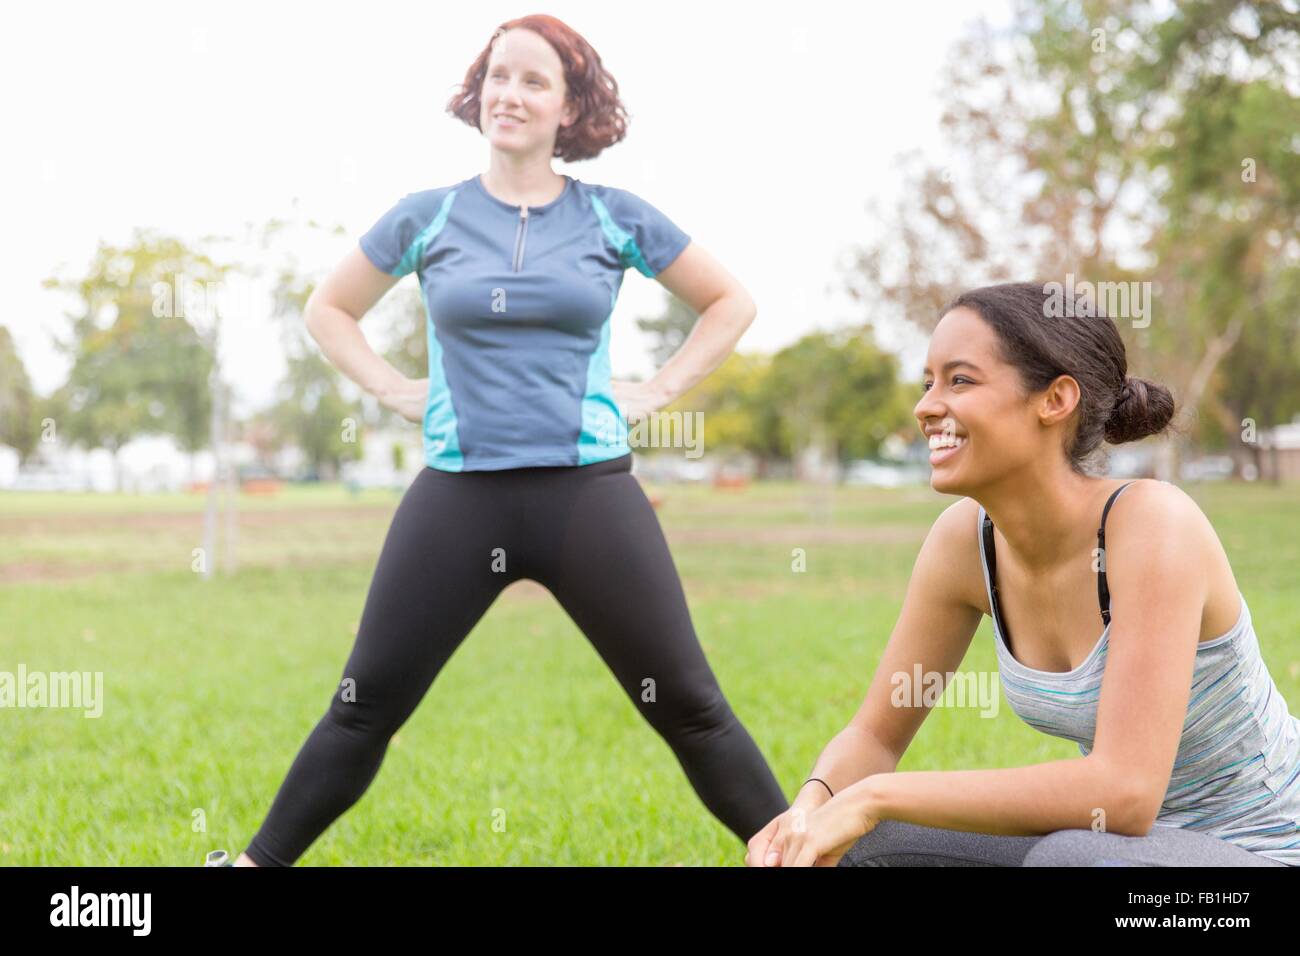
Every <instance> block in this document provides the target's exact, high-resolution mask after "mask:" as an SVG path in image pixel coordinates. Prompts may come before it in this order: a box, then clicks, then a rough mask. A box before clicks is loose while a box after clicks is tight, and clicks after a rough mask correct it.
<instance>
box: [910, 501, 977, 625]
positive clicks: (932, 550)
mask: <svg viewBox="0 0 1300 956" xmlns="http://www.w3.org/2000/svg"><path fill="white" fill-rule="evenodd" d="M979 508H980V506H979V502H977V501H976V500H975V499H974V498H961V499H959V500H957V501H955V502H953V503H952V504H950V505H949V506H948V507H947V508H945V509H944V510H943V511H942V512H941V513H940V514H939V516H938V517H937V518H935V519H934V524H933V525H931V526H930V532H929V534H927V535H926V538H925V544H924V545H923V546H922V548H921V555H920V557H919V558H918V559H917V564H918V570H920V565H921V564H922V563H924V566H925V567H924V570H925V573H926V574H927V575H929V576H932V577H933V579H936V580H939V581H941V582H942V583H943V589H944V591H945V592H947V593H948V594H950V595H951V596H953V597H954V598H955V599H956V600H957V601H958V603H961V604H964V605H967V606H969V607H973V608H975V609H977V610H979V611H981V612H983V613H984V614H988V613H989V607H988V596H987V594H986V593H985V590H984V568H983V565H982V564H981V563H980V550H979Z"/></svg>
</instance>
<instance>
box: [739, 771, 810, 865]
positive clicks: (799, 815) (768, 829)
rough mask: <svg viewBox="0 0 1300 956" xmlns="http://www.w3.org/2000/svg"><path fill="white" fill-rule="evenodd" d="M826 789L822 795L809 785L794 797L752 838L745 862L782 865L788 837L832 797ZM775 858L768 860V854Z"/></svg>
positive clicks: (805, 827) (802, 827)
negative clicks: (784, 809)
mask: <svg viewBox="0 0 1300 956" xmlns="http://www.w3.org/2000/svg"><path fill="white" fill-rule="evenodd" d="M830 798H831V797H830V794H828V793H826V792H825V790H822V791H821V794H820V796H819V795H818V792H817V790H814V789H812V788H811V787H809V788H808V789H807V791H805V792H803V793H800V794H799V796H797V797H796V798H795V801H794V803H793V804H792V805H791V807H790V809H789V810H786V811H785V812H784V813H780V814H778V815H777V816H775V817H773V818H772V822H771V823H769V824H768V825H767V826H765V827H763V829H761V830H759V831H758V832H757V833H755V834H754V835H753V836H752V837H750V838H749V844H748V846H749V849H748V851H747V852H746V853H745V865H746V866H780V865H781V862H782V861H781V859H780V852H781V850H782V848H783V847H784V846H785V841H786V837H787V836H788V835H789V834H791V833H796V832H801V831H803V830H805V829H807V827H808V817H810V816H811V815H812V812H813V811H814V810H816V809H817V808H818V807H819V806H821V805H822V804H823V803H826V802H827V801H828V800H830ZM771 854H775V858H774V859H771V860H769V855H771Z"/></svg>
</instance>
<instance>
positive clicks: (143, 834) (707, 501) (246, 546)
mask: <svg viewBox="0 0 1300 956" xmlns="http://www.w3.org/2000/svg"><path fill="white" fill-rule="evenodd" d="M648 490H649V491H651V493H655V494H662V495H663V497H664V502H663V504H662V506H661V507H660V509H659V514H660V519H661V521H662V522H663V524H664V527H665V530H666V532H667V534H668V538H669V541H670V543H671V545H672V548H673V553H674V556H675V558H676V560H677V564H678V567H679V569H680V571H681V573H682V576H683V579H684V582H685V586H686V591H687V596H688V598H689V599H690V602H691V608H692V612H693V615H694V620H695V626H696V630H697V632H698V633H699V635H700V639H701V641H702V642H703V644H704V647H705V650H706V653H707V654H708V656H709V659H710V661H711V663H712V665H713V668H714V670H715V672H716V673H717V675H718V678H719V680H720V682H721V684H722V687H723V690H724V692H725V693H726V694H727V696H728V699H729V700H730V702H731V704H732V706H733V708H734V709H735V710H736V712H737V713H738V714H739V716H740V718H741V720H742V721H743V722H744V723H745V725H746V727H747V728H748V729H749V731H750V733H751V734H752V735H753V736H754V738H755V740H756V741H757V742H758V744H759V747H760V748H761V749H762V750H763V752H764V754H765V755H766V756H767V758H768V760H769V762H770V763H771V765H772V767H773V769H774V771H775V772H776V774H777V776H778V778H779V779H780V780H781V782H782V785H783V786H784V787H785V789H786V792H787V795H793V792H794V790H795V789H796V788H797V787H798V785H799V784H800V782H802V781H803V780H804V779H805V777H806V775H807V773H808V770H809V769H810V767H811V766H812V763H813V761H814V760H815V759H816V757H817V755H818V753H819V752H820V750H821V748H822V747H823V746H824V745H825V743H826V742H827V741H828V740H829V739H830V737H831V736H832V735H834V734H835V733H836V732H837V731H838V730H839V729H840V728H841V727H842V726H843V725H844V723H845V721H846V720H847V719H848V718H849V716H850V715H851V714H852V713H853V711H854V710H855V709H856V707H857V706H858V704H859V702H860V701H861V698H862V695H863V693H864V692H865V690H866V687H867V685H868V683H869V681H870V679H871V675H872V672H873V668H874V665H875V662H876V660H877V659H878V657H879V654H880V652H881V649H882V648H883V646H884V644H885V641H886V640H887V638H888V636H889V633H890V630H891V628H892V627H893V624H894V621H895V617H896V615H897V613H898V610H899V607H900V605H901V602H902V597H903V592H904V587H905V584H906V582H907V578H908V574H909V573H910V569H911V565H912V561H913V559H914V558H915V555H916V552H917V549H918V548H919V546H920V543H921V540H922V538H923V537H924V535H925V532H926V530H927V529H928V527H929V525H930V522H931V521H932V520H933V519H934V517H935V516H936V515H937V514H938V513H939V512H940V511H941V510H942V509H943V507H944V506H946V505H947V504H949V503H951V501H952V500H953V499H951V498H947V497H944V496H941V495H937V494H935V493H933V492H932V491H930V490H929V489H928V488H916V489H911V490H899V491H882V490H873V489H859V488H844V489H838V490H836V491H835V492H834V493H833V496H832V497H831V498H830V499H829V500H826V499H821V498H818V497H817V496H816V495H815V494H814V493H813V492H812V491H811V490H810V489H807V488H803V487H800V486H796V485H781V484H774V485H765V486H758V487H751V488H748V489H743V490H732V491H717V490H713V489H710V488H705V487H662V488H655V487H651V488H649V489H648ZM1187 490H1188V491H1189V492H1190V493H1191V494H1192V495H1193V496H1194V497H1195V498H1196V499H1197V500H1198V501H1199V502H1200V503H1201V506H1202V508H1203V509H1204V510H1205V511H1206V513H1207V514H1208V515H1209V516H1210V518H1211V520H1212V521H1213V522H1214V524H1215V527H1216V528H1217V529H1218V531H1219V535H1220V537H1221V539H1222V540H1223V543H1224V545H1225V547H1226V549H1227V551H1228V554H1229V557H1230V558H1231V560H1232V563H1233V569H1234V571H1235V573H1236V575H1237V579H1238V583H1239V584H1240V586H1241V589H1242V591H1243V592H1244V593H1245V595H1246V598H1247V600H1248V601H1249V603H1250V607H1251V611H1252V614H1253V617H1254V620H1255V622H1256V627H1257V630H1258V632H1259V637H1260V642H1261V646H1262V648H1263V652H1264V655H1265V660H1266V662H1267V663H1268V665H1269V668H1270V670H1271V671H1272V674H1273V677H1274V679H1275V680H1276V681H1277V683H1278V685H1279V687H1280V688H1281V690H1282V692H1283V694H1284V695H1285V696H1286V697H1287V700H1288V701H1289V702H1290V703H1291V705H1292V712H1293V713H1294V712H1297V711H1298V710H1300V587H1298V586H1297V585H1298V584H1300V575H1298V572H1297V568H1300V520H1298V516H1300V487H1296V486H1291V487H1282V488H1274V487H1254V486H1240V485H1234V486H1226V485H1204V486H1189V487H1188V488H1187ZM398 497H399V493H398V492H385V491H367V492H365V493H364V494H362V495H360V496H357V497H353V496H351V495H349V494H348V493H347V492H346V491H345V490H344V489H342V488H341V487H338V486H321V487H314V488H290V489H287V490H286V491H285V492H284V493H283V494H282V495H280V496H279V497H278V498H274V499H266V498H253V497H249V496H244V499H243V500H242V502H241V508H242V512H241V522H240V528H239V543H240V556H241V562H242V563H241V566H240V568H239V570H238V571H237V572H236V573H235V574H233V575H231V576H224V575H218V576H216V577H214V578H213V579H212V580H209V581H204V580H202V579H201V578H200V576H199V575H197V574H195V573H194V572H193V571H191V569H190V568H191V549H192V548H195V547H197V546H198V545H199V544H200V543H201V525H202V506H203V502H202V499H201V498H200V497H197V496H184V495H158V496H152V495H144V496H106V495H57V494H35V493H31V494H14V493H10V494H0V671H9V672H16V671H17V669H18V666H19V664H20V663H21V664H23V665H25V667H26V669H27V671H29V672H31V671H44V672H61V671H90V672H95V671H102V672H103V675H104V677H103V679H104V704H103V714H102V716H100V717H98V718H87V717H85V716H83V714H82V712H81V711H79V710H73V709H66V708H62V709H61V708H27V709H4V710H0V722H2V723H0V759H2V761H3V768H4V770H3V787H2V789H0V863H3V864H10V865H48V864H59V865H163V866H189V865H197V864H198V863H200V862H201V861H202V858H203V855H204V853H205V852H206V851H207V850H209V849H212V848H216V847H224V848H226V849H229V850H230V851H232V853H233V852H237V851H239V850H241V849H242V848H243V847H244V846H245V845H246V843H247V841H248V839H249V838H251V836H252V835H253V833H254V832H255V831H256V829H257V827H258V826H259V825H260V823H261V821H262V818H263V816H264V815H265V813H266V811H267V809H268V808H269V807H270V803H271V800H272V798H273V797H274V795H275V793H276V790H277V788H278V787H279V785H280V782H281V780H282V779H283V777H284V774H285V772H286V771H287V770H288V767H289V764H290V762H291V761H292V760H293V757H294V756H295V754H296V753H297V751H298V748H299V746H300V745H301V744H302V742H303V741H304V739H305V738H306V736H307V734H308V733H309V732H310V730H311V729H312V727H313V726H314V725H315V723H316V721H317V720H319V718H320V717H321V715H322V714H323V713H324V710H325V707H326V705H327V703H328V701H329V698H330V696H331V695H332V693H333V692H334V690H335V687H336V685H337V681H338V680H339V677H340V674H341V672H342V668H343V664H344V661H345V660H346V658H347V654H348V652H349V650H350V649H351V646H352V641H353V637H354V629H355V627H356V622H357V621H358V619H359V617H360V615H361V609H362V605H363V601H364V598H365V594H366V589H367V587H368V585H369V581H370V575H371V572H372V570H373V568H374V562H375V559H376V557H377V555H378V552H379V547H380V545H381V543H382V541H383V536H384V533H385V531H386V530H387V527H388V522H389V520H390V518H391V516H392V512H393V509H394V508H395V507H396V504H397V501H398ZM794 548H803V549H804V550H805V552H806V554H807V571H806V572H804V573H801V574H799V573H793V572H792V571H791V552H792V549H794ZM641 597H643V598H644V599H646V600H650V599H652V596H651V595H645V596H641ZM629 599H630V600H637V599H638V596H637V595H630V596H629ZM991 640H992V631H991V628H990V624H989V621H988V620H987V619H985V620H984V622H983V623H982V624H981V626H980V630H979V633H978V634H977V635H976V638H975V641H974V642H973V644H972V648H971V651H970V653H969V654H968V655H967V658H966V661H965V662H964V664H963V669H969V670H985V671H987V670H992V669H994V668H995V667H996V660H995V657H994V654H993V649H992V646H991V643H990V642H991ZM1002 704H1003V706H1001V708H1000V711H999V713H998V715H997V716H996V717H995V718H993V719H981V718H980V716H979V713H978V711H976V710H974V709H969V708H968V709H957V708H943V707H940V708H936V709H935V710H934V711H933V713H932V714H931V716H930V718H929V719H928V720H927V722H926V724H925V726H924V727H923V728H922V730H921V733H920V734H919V735H918V737H917V739H916V741H915V742H914V744H913V746H912V747H911V749H910V750H909V751H908V753H907V754H906V756H905V758H904V760H903V763H902V765H901V767H900V769H904V770H911V769H937V770H943V769H962V768H974V767H1004V766H1019V765H1023V764H1028V763H1035V762H1039V761H1043V760H1051V759H1057V758H1061V757H1069V756H1074V755H1077V753H1078V750H1077V748H1075V746H1074V745H1073V744H1071V743H1069V742H1066V741H1062V740H1056V739H1053V738H1050V737H1045V736H1043V735H1041V734H1039V733H1037V732H1035V731H1033V730H1031V729H1030V728H1028V727H1026V726H1025V725H1023V724H1021V723H1020V722H1019V720H1018V719H1017V718H1016V717H1015V715H1014V714H1013V713H1012V712H1011V710H1010V708H1009V707H1007V706H1005V700H1003V701H1002ZM494 821H503V822H504V827H502V826H501V823H500V822H497V823H496V825H495V826H494ZM299 862H300V864H301V865H382V864H397V865H425V866H436V865H448V864H450V865H498V864H528V865H552V864H566V865H604V864H635V865H688V866H690V865H734V866H739V865H743V849H742V848H741V846H740V844H739V842H738V841H737V840H736V839H735V838H734V837H733V836H732V835H731V833H730V832H729V831H727V830H726V829H725V828H724V827H723V826H722V825H721V824H720V823H718V822H717V821H716V820H714V818H713V817H712V816H711V815H710V814H709V813H708V811H706V810H705V809H704V807H703V805H702V804H701V803H700V802H699V801H698V799H697V798H696V797H695V795H694V792H693V791H692V790H691V788H690V786H689V784H688V783H687V781H686V779H685V777H684V776H683V774H682V772H681V770H680V768H679V766H678V764H677V762H676V760H675V759H674V757H673V755H672V752H671V751H670V750H669V749H668V747H667V745H666V744H665V743H664V742H663V741H662V740H661V739H660V738H659V737H658V736H657V735H656V734H655V733H654V731H653V730H652V729H651V728H650V727H649V725H648V724H645V723H644V722H643V721H642V719H641V718H640V716H639V715H638V714H637V712H636V710H635V709H634V706H633V704H632V703H631V702H630V701H629V700H627V699H626V698H625V697H624V696H623V695H622V693H621V691H620V690H619V688H618V687H617V686H616V685H615V683H614V681H613V679H612V677H611V676H610V675H609V674H608V672H607V671H606V670H605V669H604V665H603V664H602V663H601V661H600V659H599V658H598V657H597V656H596V654H595V652H594V651H593V650H592V648H591V647H590V645H589V644H588V643H587V642H586V640H585V639H584V637H583V636H582V634H581V632H579V631H578V630H577V628H576V627H575V626H574V625H573V624H572V622H571V621H570V620H569V619H568V617H567V616H566V615H565V614H564V612H563V611H562V610H561V609H560V607H559V605H558V604H557V603H556V602H555V601H554V600H553V599H552V598H551V597H550V596H549V595H548V594H546V593H545V592H544V591H540V589H537V588H535V587H530V586H528V585H523V586H516V587H514V588H511V589H509V590H508V591H507V592H506V593H505V594H503V595H502V597H501V598H500V599H499V600H498V602H497V603H496V604H495V605H494V606H493V607H492V608H491V610H490V611H489V612H488V614H487V616H486V617H485V618H484V619H483V620H482V621H481V622H480V624H479V626H478V628H477V629H476V630H475V631H474V632H473V633H472V634H471V635H470V637H469V639H468V640H467V641H466V642H465V643H464V644H463V645H462V646H461V648H460V649H459V650H458V651H457V652H456V654H455V655H454V656H453V657H452V659H451V661H450V662H449V663H448V665H447V666H446V668H445V669H444V670H443V672H442V673H441V674H440V675H439V677H438V679H437V681H436V682H435V683H434V685H433V688H432V689H431V691H430V692H429V694H428V695H427V696H426V697H425V699H424V701H423V702H422V704H421V705H420V707H419V708H418V709H417V710H416V712H415V714H414V715H413V716H412V717H411V719H410V720H409V721H408V722H407V724H406V725H405V726H404V727H403V728H402V730H401V731H400V733H399V734H398V735H397V736H396V737H395V738H394V739H393V742H392V745H391V746H390V748H389V750H388V755H387V757H386V759H385V762H384V764H383V766H382V767H381V768H380V771H379V775H378V777H377V778H376V779H375V781H374V783H373V784H372V785H371V787H370V789H369V791H368V792H367V793H366V794H365V796H363V797H362V799H361V800H360V801H359V802H358V803H357V804H356V805H355V806H354V807H353V808H352V810H350V811H349V812H348V813H346V814H344V815H343V817H342V818H340V819H339V820H338V821H337V822H336V823H335V824H334V825H333V826H332V827H331V828H330V829H329V830H327V831H326V832H325V834H324V835H323V836H322V837H321V838H320V839H319V840H318V841H317V842H316V843H315V844H314V845H313V846H312V848H311V849H310V850H309V851H308V852H307V853H306V854H305V855H304V856H303V857H302V858H301V860H300V861H299Z"/></svg>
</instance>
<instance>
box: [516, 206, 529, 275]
mask: <svg viewBox="0 0 1300 956" xmlns="http://www.w3.org/2000/svg"><path fill="white" fill-rule="evenodd" d="M527 238H528V207H527V206H520V207H519V226H518V228H516V229H515V261H514V271H515V272H519V271H520V270H522V269H523V267H524V241H525V240H526V239H527Z"/></svg>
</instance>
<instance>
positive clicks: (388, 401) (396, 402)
mask: <svg viewBox="0 0 1300 956" xmlns="http://www.w3.org/2000/svg"><path fill="white" fill-rule="evenodd" d="M376 397H377V398H378V399H379V404H381V405H383V406H384V407H385V408H387V409H391V410H392V411H394V412H397V414H399V415H401V416H402V417H403V418H405V419H406V420H407V421H408V422H423V421H424V411H425V406H426V404H427V402H428V400H429V380H428V379H427V378H405V377H403V378H402V379H401V380H400V381H399V382H398V383H397V385H395V386H394V387H393V388H391V389H389V390H387V391H385V392H384V393H383V394H381V395H377V396H376Z"/></svg>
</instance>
